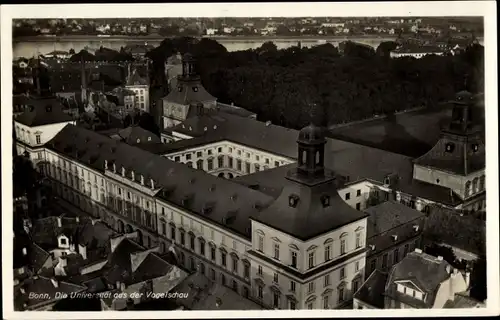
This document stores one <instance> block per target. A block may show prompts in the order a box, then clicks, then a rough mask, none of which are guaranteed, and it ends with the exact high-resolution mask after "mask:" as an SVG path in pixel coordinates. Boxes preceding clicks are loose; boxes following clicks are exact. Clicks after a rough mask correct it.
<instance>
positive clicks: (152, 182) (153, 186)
mask: <svg viewBox="0 0 500 320" xmlns="http://www.w3.org/2000/svg"><path fill="white" fill-rule="evenodd" d="M154 189H155V181H154V180H153V179H151V190H154Z"/></svg>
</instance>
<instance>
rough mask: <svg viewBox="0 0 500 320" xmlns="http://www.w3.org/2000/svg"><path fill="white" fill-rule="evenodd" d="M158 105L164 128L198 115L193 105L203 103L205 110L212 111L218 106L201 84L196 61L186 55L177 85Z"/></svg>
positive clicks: (189, 55) (191, 56) (188, 54)
mask: <svg viewBox="0 0 500 320" xmlns="http://www.w3.org/2000/svg"><path fill="white" fill-rule="evenodd" d="M159 102H160V103H158V105H160V106H161V108H162V110H161V111H162V120H163V121H162V122H163V128H167V127H171V126H175V125H177V124H179V123H180V122H183V121H184V120H186V119H188V118H191V117H193V116H196V115H197V114H198V112H197V110H196V108H193V107H192V105H193V103H194V104H198V103H202V104H203V106H204V108H207V109H212V108H215V107H216V105H217V99H216V98H215V97H213V96H212V95H211V94H210V93H208V92H207V90H206V89H205V88H204V87H203V85H202V84H201V77H200V75H199V74H198V71H197V64H196V59H195V58H194V57H193V55H192V54H190V53H186V54H184V56H183V57H182V74H180V75H179V76H178V77H177V85H176V87H175V88H172V91H171V92H170V93H169V94H168V95H167V96H166V97H164V98H162V99H161V100H160V101H159Z"/></svg>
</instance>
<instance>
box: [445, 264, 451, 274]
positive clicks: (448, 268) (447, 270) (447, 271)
mask: <svg viewBox="0 0 500 320" xmlns="http://www.w3.org/2000/svg"><path fill="white" fill-rule="evenodd" d="M446 273H448V274H451V266H450V265H447V266H446Z"/></svg>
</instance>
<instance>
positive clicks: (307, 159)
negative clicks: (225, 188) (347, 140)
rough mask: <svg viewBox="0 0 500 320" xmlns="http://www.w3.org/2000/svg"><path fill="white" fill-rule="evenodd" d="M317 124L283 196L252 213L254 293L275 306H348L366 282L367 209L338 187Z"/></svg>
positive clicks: (300, 142) (304, 133)
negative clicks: (345, 197) (347, 198)
mask: <svg viewBox="0 0 500 320" xmlns="http://www.w3.org/2000/svg"><path fill="white" fill-rule="evenodd" d="M315 123H316V121H314V119H313V121H312V123H311V124H310V125H309V126H307V127H305V128H303V129H302V130H301V131H300V132H299V137H298V139H297V151H298V163H297V166H296V167H295V168H293V169H291V170H290V171H288V172H287V173H286V176H285V179H286V183H285V185H284V187H283V189H282V191H281V194H280V195H279V196H278V198H277V199H276V200H275V201H274V202H272V203H271V204H270V205H269V206H267V207H266V208H265V209H263V210H262V211H261V212H259V214H257V215H256V216H254V217H252V218H251V221H252V229H251V231H252V250H250V251H249V256H250V260H251V265H252V268H251V270H256V271H257V270H258V272H255V273H254V274H252V276H251V277H252V278H253V280H254V281H253V282H252V291H253V293H254V295H255V296H256V297H258V298H260V300H261V301H262V303H263V304H264V305H266V306H269V307H271V308H278V309H330V308H343V307H346V305H347V302H348V301H349V300H350V299H351V298H352V294H353V293H354V292H356V290H357V289H358V288H359V287H360V285H361V283H363V281H364V274H363V272H361V271H360V270H364V265H365V257H366V250H365V242H366V230H367V214H365V213H364V212H361V211H358V210H356V209H354V208H352V207H351V206H350V205H349V204H347V203H346V202H345V201H344V200H343V199H342V198H341V197H340V195H339V193H338V192H337V186H338V185H337V183H338V181H337V180H338V179H336V175H335V173H334V172H333V171H331V170H329V169H328V168H325V147H326V145H327V141H326V138H325V131H324V129H323V128H322V127H319V126H317V125H316V124H315ZM266 244H267V245H266ZM280 244H284V248H282V249H283V251H282V252H281V253H277V252H278V251H280ZM278 258H279V259H278ZM276 270H280V275H279V279H276ZM340 270H343V271H342V272H341V273H340ZM340 274H341V275H340ZM325 278H327V279H328V280H327V281H326V282H325V280H324V279H325ZM330 279H331V280H330ZM291 282H293V283H294V284H293V287H294V288H293V290H292V291H289V290H288V287H289V284H290V283H291ZM325 283H326V284H325ZM314 288H321V289H318V290H316V289H314ZM318 294H320V295H321V299H316V297H317V295H318Z"/></svg>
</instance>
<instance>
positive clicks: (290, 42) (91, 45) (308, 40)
mask: <svg viewBox="0 0 500 320" xmlns="http://www.w3.org/2000/svg"><path fill="white" fill-rule="evenodd" d="M394 39H395V37H329V38H321V37H302V38H301V37H290V38H280V37H275V38H256V37H253V38H241V37H238V38H222V37H218V38H215V40H217V41H218V42H219V43H220V44H222V45H223V46H224V47H226V49H227V50H228V51H241V50H248V49H256V48H258V47H260V46H262V44H263V43H264V42H266V41H272V42H273V43H274V44H275V45H276V46H277V47H278V49H286V48H289V47H292V46H295V45H297V44H298V42H300V43H301V45H302V46H303V47H311V46H315V45H318V44H323V43H331V44H333V45H335V46H338V44H339V43H340V42H342V41H346V40H351V41H355V42H359V43H363V44H367V45H369V46H372V47H374V48H377V46H378V45H379V44H380V43H381V42H383V41H391V40H394ZM162 40H163V38H146V37H144V38H135V39H134V38H125V37H116V38H115V37H113V38H111V37H110V38H98V37H88V36H85V37H64V38H62V37H61V38H53V39H52V38H39V39H36V38H35V39H33V38H31V39H29V40H26V41H23V40H21V41H14V42H13V55H14V58H20V57H25V58H29V57H32V56H36V55H37V54H46V53H49V52H52V51H54V50H60V51H66V52H67V51H69V50H70V49H74V50H75V52H78V51H80V50H82V49H87V50H89V51H91V52H92V51H94V50H96V49H98V48H99V47H100V46H103V47H106V48H110V49H115V50H119V49H120V48H121V47H124V46H126V45H127V44H131V43H145V42H147V43H148V44H151V45H154V46H158V45H159V44H160V42H161V41H162Z"/></svg>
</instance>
